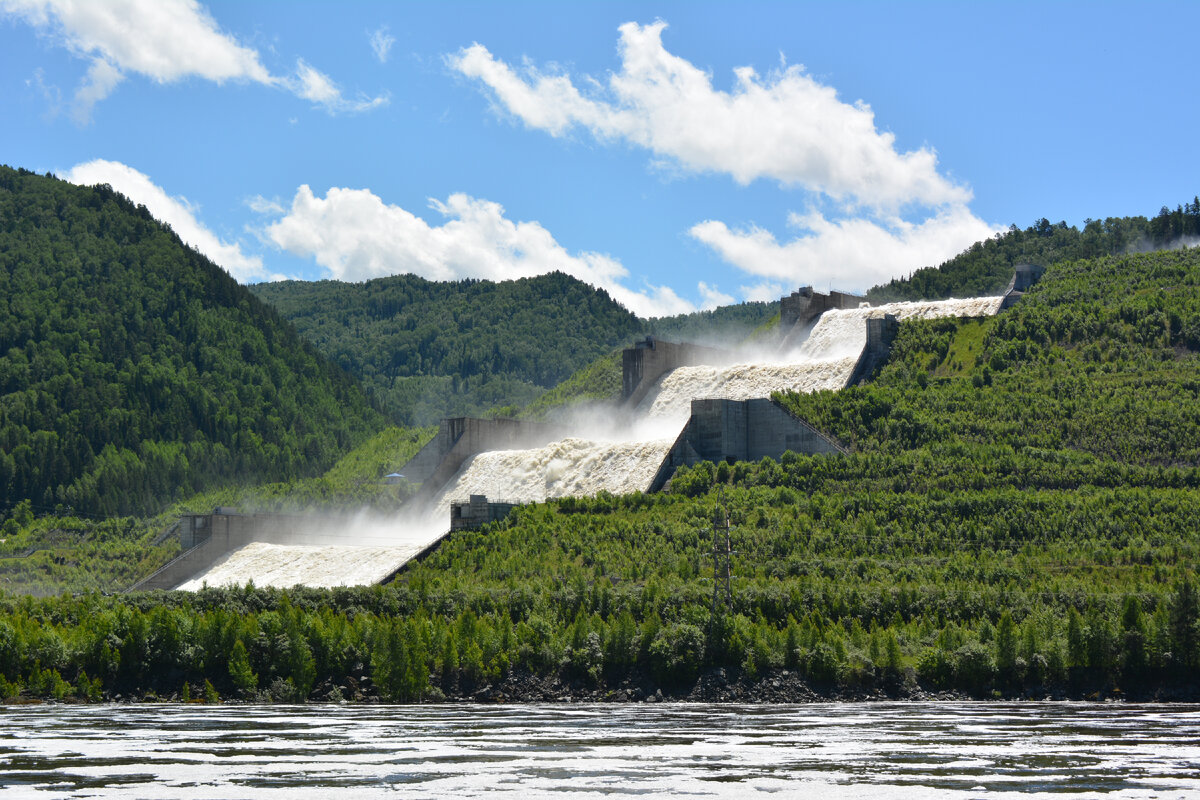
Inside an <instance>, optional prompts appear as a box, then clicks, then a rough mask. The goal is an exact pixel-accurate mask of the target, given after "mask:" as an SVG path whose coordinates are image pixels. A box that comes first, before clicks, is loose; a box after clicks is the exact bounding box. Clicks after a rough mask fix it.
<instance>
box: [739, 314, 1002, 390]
mask: <svg viewBox="0 0 1200 800" xmlns="http://www.w3.org/2000/svg"><path fill="white" fill-rule="evenodd" d="M1003 302H1004V297H1002V296H1000V297H968V298H967V299H965V300H956V299H950V300H917V301H915V302H911V303H886V304H884V305H881V306H863V307H861V308H847V309H831V310H829V311H826V312H825V313H824V314H822V315H821V318H820V320H819V321H818V322H817V324H816V326H815V327H814V328H813V330H812V333H811V334H809V336H808V338H807V339H805V340H804V342H803V343H802V344H801V345H800V347H799V349H798V350H795V351H793V352H792V353H791V354H789V355H787V356H785V358H794V359H799V360H825V359H831V358H848V357H853V358H858V356H859V354H860V353H862V350H863V348H864V347H866V345H867V320H868V319H878V318H880V317H883V316H885V315H887V314H891V315H892V316H894V317H896V318H897V319H900V320H902V321H903V320H906V319H936V318H939V317H991V316H994V315H995V314H996V312H998V311H999V310H1000V304H1001V303H1003ZM763 396H765V395H763Z"/></svg>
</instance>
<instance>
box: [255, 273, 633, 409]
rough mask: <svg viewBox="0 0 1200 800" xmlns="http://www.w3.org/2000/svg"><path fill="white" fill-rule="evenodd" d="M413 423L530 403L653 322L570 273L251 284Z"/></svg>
mask: <svg viewBox="0 0 1200 800" xmlns="http://www.w3.org/2000/svg"><path fill="white" fill-rule="evenodd" d="M251 291H253V292H254V293H255V294H256V295H257V296H258V297H259V298H260V299H262V300H264V301H266V302H268V303H270V304H271V305H272V306H274V307H275V308H276V309H278V311H279V313H280V314H282V315H283V316H284V317H285V318H287V319H289V320H290V321H291V322H292V323H293V324H294V325H295V326H296V328H297V329H298V330H299V331H300V333H301V334H302V335H303V336H304V337H305V338H307V339H308V340H309V341H311V342H312V343H313V344H314V345H315V346H316V347H317V348H318V349H319V350H320V351H321V352H322V353H324V354H325V355H326V356H328V357H329V358H330V359H332V360H333V361H335V362H336V363H337V364H339V365H340V366H342V367H343V368H344V369H345V370H346V371H347V372H349V373H351V374H353V375H355V376H357V377H358V378H359V379H360V380H361V381H362V383H363V385H364V386H365V387H366V388H368V389H369V390H370V391H371V392H372V393H373V394H374V396H375V397H376V398H378V400H379V402H380V403H382V405H383V406H384V408H385V409H386V410H387V411H388V413H390V414H391V415H392V416H393V418H394V419H395V420H396V421H397V422H399V423H400V424H404V425H429V424H436V423H437V421H438V420H439V419H440V418H442V417H447V416H469V415H479V414H482V413H483V412H485V411H487V410H489V409H492V408H496V407H499V406H508V405H518V406H523V405H526V404H527V403H530V402H532V401H533V400H534V399H536V398H537V397H538V396H539V395H541V394H542V393H543V392H545V391H546V390H547V389H550V388H553V387H554V386H555V385H556V384H558V383H559V382H560V381H562V380H564V379H565V378H567V377H568V376H569V375H570V374H571V373H572V372H574V371H575V370H576V369H579V368H580V367H583V366H585V365H586V364H588V363H590V362H592V361H593V360H595V359H596V358H598V357H600V356H601V355H604V354H605V353H607V352H609V351H611V350H612V349H613V348H614V347H618V346H620V345H623V344H627V343H629V342H631V341H633V339H635V338H636V337H637V335H638V334H639V333H640V332H641V331H642V323H641V322H640V321H639V320H638V318H637V317H635V316H634V315H633V314H631V313H629V312H628V311H626V310H625V309H624V308H623V307H622V306H620V305H619V304H617V303H616V302H615V301H613V300H612V299H611V298H610V297H609V296H608V294H607V293H605V292H603V291H601V290H597V289H593V288H592V287H590V286H588V285H587V284H585V283H582V282H581V281H578V280H576V279H574V278H571V277H569V276H567V275H564V274H562V273H553V274H549V275H540V276H538V277H535V278H524V279H521V280H516V281H504V282H501V283H494V282H492V281H477V280H466V281H458V282H451V283H445V282H442V283H439V282H433V281H427V280H425V279H423V278H419V277H417V276H415V275H397V276H394V277H390V278H378V279H376V280H371V281H366V282H365V283H344V282H340V281H315V282H303V281H284V282H281V283H266V284H258V285H257V286H253V287H251Z"/></svg>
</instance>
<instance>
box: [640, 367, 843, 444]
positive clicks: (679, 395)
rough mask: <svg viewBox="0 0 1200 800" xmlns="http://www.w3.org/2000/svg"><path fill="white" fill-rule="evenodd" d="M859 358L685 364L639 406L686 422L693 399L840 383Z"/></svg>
mask: <svg viewBox="0 0 1200 800" xmlns="http://www.w3.org/2000/svg"><path fill="white" fill-rule="evenodd" d="M860 349H861V348H860ZM856 361H857V356H855V357H850V358H840V359H828V360H821V361H805V362H802V363H798V364H734V365H732V366H728V367H709V366H703V365H697V366H693V367H679V368H678V369H675V370H672V371H671V372H669V373H667V374H666V375H664V376H663V378H662V380H661V381H659V384H658V387H657V388H656V389H655V390H653V391H651V392H649V393H647V395H646V398H645V399H644V400H643V401H642V402H641V403H640V404H639V405H638V412H639V413H644V414H649V415H650V416H652V417H661V418H663V419H670V420H674V421H675V422H677V423H678V424H679V425H682V424H683V423H684V422H685V421H686V420H687V418H688V415H689V414H691V411H692V400H695V399H699V398H702V397H711V398H721V399H723V400H749V399H751V398H755V397H769V396H770V394H771V392H773V391H777V390H782V389H790V390H792V391H796V392H816V391H819V390H821V389H840V388H842V387H843V386H845V385H846V381H848V380H849V379H850V373H851V372H853V371H854V364H855V362H856Z"/></svg>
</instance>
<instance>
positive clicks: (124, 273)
mask: <svg viewBox="0 0 1200 800" xmlns="http://www.w3.org/2000/svg"><path fill="white" fill-rule="evenodd" d="M382 427H383V418H382V417H381V415H380V414H379V412H378V411H376V410H375V409H374V408H373V407H372V405H371V403H370V402H369V400H368V399H367V397H366V396H365V395H364V393H363V392H362V390H361V389H360V388H359V386H358V385H357V384H356V383H355V382H354V380H353V379H352V378H351V377H349V376H347V375H346V374H345V373H344V372H343V371H342V370H340V369H339V368H337V367H336V366H334V365H333V364H331V363H329V362H328V361H327V360H326V359H324V358H323V357H322V356H321V355H320V354H319V353H317V352H316V350H315V349H314V348H313V347H312V346H311V345H310V344H308V343H306V342H305V341H304V340H303V339H302V338H301V337H300V336H299V335H298V334H297V333H296V331H295V329H294V328H293V327H292V326H291V325H290V324H289V323H287V322H286V321H284V320H283V319H281V318H280V316H279V315H278V314H277V313H276V312H275V311H274V310H273V309H271V308H270V307H269V306H268V305H266V304H265V303H263V302H261V301H259V300H258V299H257V298H255V297H254V296H253V295H252V294H251V293H250V292H249V291H247V290H246V288H245V287H243V286H240V285H239V284H238V283H237V282H236V281H235V280H234V279H233V278H231V277H230V276H229V275H228V274H227V273H225V272H224V271H223V270H221V269H220V268H219V267H217V266H216V265H214V264H213V263H212V262H211V261H209V260H208V259H207V258H205V257H204V256H202V255H200V254H199V253H197V252H196V251H195V250H193V249H191V248H189V247H186V246H185V245H184V244H183V243H182V242H181V241H180V240H179V237H177V236H176V235H175V234H174V233H173V232H172V231H171V230H170V229H169V228H168V227H166V226H164V225H163V224H161V223H159V222H156V221H155V220H154V219H152V218H151V216H150V214H149V212H147V210H146V208H145V207H144V206H135V205H134V204H132V203H131V202H129V201H128V200H127V199H125V198H124V197H123V196H122V195H120V194H117V193H116V192H113V191H112V190H111V189H110V188H108V187H106V186H95V187H82V186H75V185H72V184H70V183H67V182H65V181H61V180H58V179H55V178H53V177H50V176H40V175H36V174H33V173H31V172H27V171H24V170H13V169H9V168H7V167H0V515H2V516H8V515H10V514H11V512H12V506H13V505H14V504H15V503H16V502H17V501H21V500H27V501H29V502H30V503H31V508H32V510H33V511H35V512H38V513H45V512H48V511H52V510H54V509H70V510H73V511H74V512H75V513H77V514H82V515H85V516H86V515H97V516H109V515H115V514H129V513H145V512H153V511H157V510H158V509H160V508H161V507H162V506H163V505H164V503H165V502H168V501H170V500H171V499H172V498H178V497H184V496H187V495H190V494H192V493H194V492H196V491H198V490H201V489H206V488H210V487H215V486H219V485H231V484H238V483H258V482H265V481H278V480H287V479H292V478H297V477H301V476H308V475H314V474H318V473H319V472H321V471H322V470H324V469H326V468H328V467H329V465H330V464H332V463H333V462H334V461H335V460H336V459H337V458H338V457H339V456H341V455H342V454H344V453H345V452H346V451H347V450H349V449H350V448H351V447H352V446H354V445H355V444H357V443H359V442H360V441H363V440H364V439H365V438H366V437H367V436H369V435H370V434H372V433H374V432H376V431H378V430H379V429H380V428H382Z"/></svg>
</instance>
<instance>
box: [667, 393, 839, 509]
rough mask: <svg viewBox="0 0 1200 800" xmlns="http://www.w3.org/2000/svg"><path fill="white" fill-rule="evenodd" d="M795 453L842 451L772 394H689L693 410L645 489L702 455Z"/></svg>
mask: <svg viewBox="0 0 1200 800" xmlns="http://www.w3.org/2000/svg"><path fill="white" fill-rule="evenodd" d="M788 450H791V451H792V452H794V453H806V454H817V453H844V452H846V450H845V448H843V447H842V446H841V445H840V444H839V443H838V442H837V441H835V440H834V439H832V438H830V437H828V436H826V435H825V434H823V433H821V432H820V431H818V430H817V429H816V428H814V427H813V426H811V425H809V424H808V423H807V422H805V421H804V420H802V419H798V418H797V417H794V416H792V415H791V414H790V413H789V412H787V411H786V410H785V409H784V408H783V407H782V406H780V405H779V404H777V403H775V402H774V401H773V400H767V399H761V398H760V399H755V400H693V401H692V416H691V417H690V418H689V419H688V422H687V424H686V425H685V426H684V428H683V431H682V432H680V434H679V438H677V439H676V440H675V444H674V445H672V447H671V450H670V452H669V453H667V457H666V458H665V459H663V463H662V465H661V466H660V467H659V469H658V473H657V474H656V475H655V476H654V480H653V481H652V482H651V484H650V486H649V488H648V491H651V492H657V491H659V490H661V489H662V488H663V486H665V485H666V483H667V481H668V480H670V479H671V476H672V475H674V474H675V470H677V469H678V468H679V467H682V466H685V465H686V466H693V465H695V464H699V463H700V462H701V461H712V462H714V463H715V462H719V461H725V462H728V463H731V464H732V463H734V462H736V461H759V460H761V459H763V458H774V459H779V458H780V457H781V456H783V454H784V453H786V452H787V451H788Z"/></svg>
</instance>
